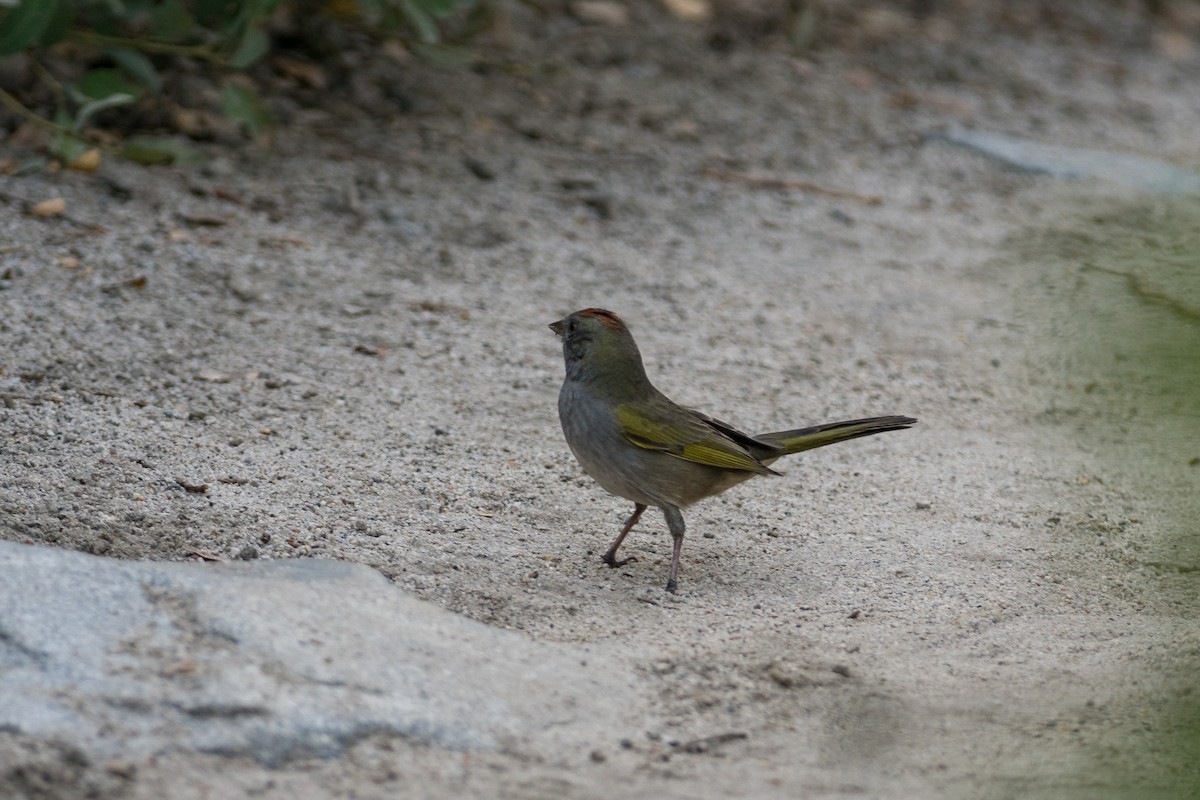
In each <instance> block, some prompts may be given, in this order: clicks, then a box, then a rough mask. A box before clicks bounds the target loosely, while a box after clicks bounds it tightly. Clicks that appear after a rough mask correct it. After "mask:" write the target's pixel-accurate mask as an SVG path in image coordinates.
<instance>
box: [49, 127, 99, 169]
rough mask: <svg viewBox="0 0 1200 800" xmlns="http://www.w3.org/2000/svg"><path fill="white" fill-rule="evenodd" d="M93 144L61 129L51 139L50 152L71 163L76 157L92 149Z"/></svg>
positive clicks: (65, 162)
mask: <svg viewBox="0 0 1200 800" xmlns="http://www.w3.org/2000/svg"><path fill="white" fill-rule="evenodd" d="M91 147H92V146H91V145H90V144H88V143H87V142H85V141H83V140H82V139H80V138H79V137H77V136H75V135H73V134H71V133H68V132H67V131H65V130H59V131H58V132H57V133H55V134H54V138H53V139H51V141H50V154H51V155H53V156H54V157H55V158H57V159H58V160H59V161H61V162H63V163H64V164H70V163H71V162H72V161H74V160H75V159H77V158H79V157H80V156H81V155H83V154H84V153H86V152H87V151H88V150H90V149H91Z"/></svg>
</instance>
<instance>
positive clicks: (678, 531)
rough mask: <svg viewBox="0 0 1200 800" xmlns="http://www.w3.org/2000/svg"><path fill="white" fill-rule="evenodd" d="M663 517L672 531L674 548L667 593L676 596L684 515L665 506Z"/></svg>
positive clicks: (673, 507) (671, 507) (676, 509)
mask: <svg viewBox="0 0 1200 800" xmlns="http://www.w3.org/2000/svg"><path fill="white" fill-rule="evenodd" d="M662 510H663V516H665V517H666V518H667V527H668V528H670V529H671V538H672V539H674V547H673V548H672V549H671V575H670V577H668V578H667V591H668V592H670V593H671V594H675V588H676V586H677V584H676V580H675V579H676V578H678V577H679V554H680V553H681V552H682V551H683V514H682V513H680V511H679V509H678V508H676V507H675V506H663V507H662Z"/></svg>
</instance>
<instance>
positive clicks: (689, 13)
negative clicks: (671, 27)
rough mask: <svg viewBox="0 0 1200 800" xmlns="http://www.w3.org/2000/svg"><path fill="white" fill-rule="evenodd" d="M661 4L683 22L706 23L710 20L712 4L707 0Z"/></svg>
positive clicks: (663, 1)
mask: <svg viewBox="0 0 1200 800" xmlns="http://www.w3.org/2000/svg"><path fill="white" fill-rule="evenodd" d="M662 4H663V5H664V6H666V7H667V10H668V11H670V12H671V13H672V14H674V15H675V16H676V17H678V18H679V19H681V20H683V21H684V22H708V21H709V20H710V19H712V3H710V2H708V0H662Z"/></svg>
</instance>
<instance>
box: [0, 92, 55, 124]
mask: <svg viewBox="0 0 1200 800" xmlns="http://www.w3.org/2000/svg"><path fill="white" fill-rule="evenodd" d="M0 103H3V104H4V106H5V108H7V109H8V110H9V111H11V112H13V113H14V114H16V115H17V116H18V117H23V118H25V119H26V120H28V121H29V122H32V123H33V124H34V125H38V126H40V127H42V128H47V129H49V130H52V131H59V130H63V128H62V127H61V126H59V125H56V124H54V123H53V122H51V121H50V120H48V119H46V118H45V117H41V116H38V114H37V113H36V112H34V111H32V110H30V109H28V108H26V107H25V104H24V103H22V102H21V101H20V100H18V99H17V98H15V97H13V96H12V95H11V94H9V93H8V92H6V91H4V90H3V89H0Z"/></svg>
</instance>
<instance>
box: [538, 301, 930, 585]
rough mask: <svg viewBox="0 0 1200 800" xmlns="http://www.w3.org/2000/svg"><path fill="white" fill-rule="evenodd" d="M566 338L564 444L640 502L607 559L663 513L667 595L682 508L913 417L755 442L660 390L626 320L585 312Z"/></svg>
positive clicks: (610, 487) (599, 479)
mask: <svg viewBox="0 0 1200 800" xmlns="http://www.w3.org/2000/svg"><path fill="white" fill-rule="evenodd" d="M550 330H552V331H554V332H555V333H556V334H558V336H559V337H560V338H561V339H562V345H563V359H564V360H565V361H566V368H567V374H566V379H565V380H564V381H563V385H562V389H561V390H560V391H559V393H558V417H559V421H560V422H562V429H563V435H564V436H566V439H567V444H568V445H569V446H570V448H571V452H572V453H574V454H575V458H576V459H578V460H579V463H580V465H581V466H582V467H583V469H584V471H585V472H586V473H587V474H588V475H590V476H592V478H594V479H595V481H596V483H598V484H600V486H601V487H603V488H604V490H605V491H607V492H609V493H610V494H614V495H617V496H618V497H624V498H625V499H627V500H632V501H633V514H632V515H631V516H630V517H629V519H628V520H626V522H625V527H624V528H622V529H621V533H620V534H619V535H618V536H617V538H616V540H615V541H614V542H613V543H612V547H610V548H608V552H606V553H605V554H604V557H603V559H602V560H603V561H604V563H605V564H607V565H608V566H610V567H619V566H622V565H623V564H626V563H628V562H629V561H632V560H633V559H631V558H626V559H623V560H619V561H618V560H617V549H618V548H619V547H620V546H621V543H622V542H623V541H625V537H626V535H628V533H629V531H630V530H631V529H632V528H633V526H634V525H636V524H637V521H638V519H639V518H640V517H641V516H642V512H643V511H645V510H646V507H647V506H658V507H659V508H661V509H662V512H663V515H664V516H665V517H666V520H667V527H668V528H669V529H670V531H671V537H672V539H673V540H674V549H673V551H672V553H671V574H670V577H669V578H668V579H667V591H668V592H672V593H673V592H675V590H676V588H677V586H678V582H677V581H678V577H679V553H680V551H681V550H682V548H683V532H684V524H683V513H682V509H684V508H686V507H687V506H690V505H691V504H692V503H695V502H696V501H698V500H703V499H704V498H706V497H712V496H713V495H715V494H719V493H721V492H723V491H725V490H726V489H728V488H729V487H731V486H734V485H736V484H739V483H741V482H742V481H745V480H749V479H750V478H753V477H755V476H757V475H778V474H780V473H778V472H776V471H775V470H773V469H771V464H772V463H773V462H774V461H775V460H776V459H778V458H781V457H782V456H786V455H791V454H792V453H799V452H801V451H803V450H811V449H813V448H814V447H824V446H825V445H827V444H834V443H835V442H844V441H846V440H847V439H856V438H858V437H859V436H871V435H873V434H876V433H883V432H884V431H897V430H902V429H904V428H908V427H910V426H912V425H914V424H916V422H917V420H915V419H913V418H912V417H897V416H892V417H871V418H869V419H853V420H847V421H846V422H831V423H827V424H825V425H814V426H813V427H811V428H797V429H796V430H791V431H777V432H774V433H762V434H759V435H757V436H750V435H749V434H746V433H742V432H741V431H739V430H737V429H736V428H734V427H733V426H731V425H728V424H726V423H724V422H721V421H720V420H716V419H713V418H712V417H709V416H707V415H705V414H701V413H700V412H699V411H693V410H692V409H690V408H684V407H683V406H680V405H678V404H676V403H674V402H672V401H671V400H670V399H668V398H667V396H666V395H664V394H663V393H662V392H660V391H659V390H658V389H656V388H654V386H653V384H651V383H650V379H649V378H647V377H646V370H645V368H644V367H643V366H642V356H641V353H639V352H638V347H637V344H636V343H635V342H634V341H633V336H632V335H630V333H629V328H627V327H626V326H625V323H624V322H622V321H621V319H620V317H618V316H617V315H616V314H614V313H612V312H611V311H605V310H604V309H602V308H585V309H583V310H582V311H576V312H575V313H574V314H570V315H569V316H566V317H564V318H563V319H560V320H559V321H557V322H552V323H550Z"/></svg>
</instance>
